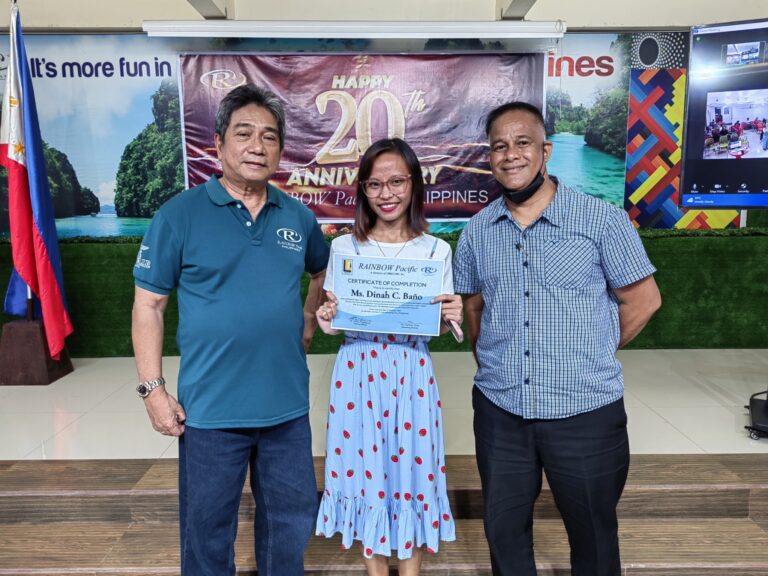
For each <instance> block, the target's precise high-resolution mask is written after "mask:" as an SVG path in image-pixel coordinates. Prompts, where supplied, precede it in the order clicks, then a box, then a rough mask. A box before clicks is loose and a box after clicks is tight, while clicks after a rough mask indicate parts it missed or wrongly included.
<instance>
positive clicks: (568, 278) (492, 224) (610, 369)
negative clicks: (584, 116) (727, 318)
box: [454, 102, 661, 576]
mask: <svg viewBox="0 0 768 576" xmlns="http://www.w3.org/2000/svg"><path fill="white" fill-rule="evenodd" d="M486 133H487V135H488V138H489V140H490V159H489V160H490V165H491V170H492V172H493V175H494V176H495V178H496V180H497V181H498V183H499V185H500V186H501V189H502V191H503V195H502V196H501V197H500V198H498V199H497V200H495V201H493V202H492V203H491V204H489V205H488V206H487V207H486V208H485V209H484V210H482V211H481V212H480V213H478V214H477V215H475V216H474V217H473V218H472V219H471V220H470V221H469V223H468V224H467V226H466V228H465V229H464V233H463V234H462V235H461V238H460V239H459V243H458V247H457V250H456V257H455V263H454V271H455V272H454V275H455V283H456V292H457V293H461V294H463V295H464V310H465V317H466V326H467V332H468V337H469V341H470V343H471V345H472V350H473V352H474V355H475V359H476V361H477V365H478V370H477V374H476V376H475V387H474V389H473V392H472V394H473V406H474V410H475V419H474V431H475V448H476V453H477V463H478V468H479V470H480V478H481V481H482V485H483V497H484V505H485V532H486V537H487V538H488V542H489V545H490V550H491V564H492V566H493V574H494V575H496V576H502V575H503V576H508V575H514V576H529V575H535V574H536V565H535V561H534V554H533V506H534V502H535V500H536V498H537V497H538V495H539V492H540V491H541V478H542V476H541V472H542V469H543V470H544V471H545V472H546V474H547V481H548V482H549V485H550V488H551V489H552V493H553V495H554V498H555V502H556V504H557V507H558V508H559V510H560V513H561V514H562V517H563V520H564V522H565V527H566V530H567V532H568V539H569V542H570V544H571V565H572V574H573V576H608V575H610V576H614V575H619V574H620V573H621V561H620V557H619V540H618V522H617V518H616V505H617V504H618V501H619V498H620V496H621V492H622V490H623V488H624V483H625V481H626V478H627V471H628V469H629V442H628V438H627V429H626V424H627V415H626V412H625V410H624V403H623V393H624V379H623V374H622V367H621V364H620V363H619V361H618V360H617V359H616V355H615V353H616V350H618V349H619V348H621V347H622V346H624V345H625V344H627V343H628V342H629V341H631V340H632V339H633V338H634V337H635V336H637V335H638V334H639V333H640V331H641V330H642V329H643V327H644V326H645V325H646V323H647V322H648V320H649V319H650V318H651V316H652V315H653V314H654V312H656V310H658V308H659V306H660V305H661V297H660V295H659V291H658V288H657V287H656V282H655V281H654V279H653V273H654V272H655V271H656V269H655V268H654V267H653V265H652V264H651V262H650V261H649V260H648V256H647V255H646V253H645V250H644V249H643V245H642V243H641V242H640V238H639V237H638V235H637V233H636V232H635V230H634V228H633V227H632V224H631V222H630V221H629V218H628V217H627V214H626V212H624V211H623V210H621V209H620V208H616V207H615V206H612V205H610V204H608V203H606V202H603V201H601V200H598V199H596V198H593V197H591V196H587V195H585V194H581V193H579V192H576V191H575V190H572V189H571V188H568V187H567V186H565V185H564V184H563V183H562V182H560V181H558V180H557V178H555V177H554V176H550V175H549V174H547V168H546V165H547V161H548V160H549V158H550V157H551V155H552V143H551V142H547V141H546V133H545V130H544V120H543V118H542V115H541V112H540V111H539V110H538V109H537V108H536V107H534V106H531V105H530V104H527V103H524V102H512V103H508V104H505V105H503V106H500V107H498V108H496V109H495V110H493V111H491V112H490V113H489V114H488V116H487V118H486Z"/></svg>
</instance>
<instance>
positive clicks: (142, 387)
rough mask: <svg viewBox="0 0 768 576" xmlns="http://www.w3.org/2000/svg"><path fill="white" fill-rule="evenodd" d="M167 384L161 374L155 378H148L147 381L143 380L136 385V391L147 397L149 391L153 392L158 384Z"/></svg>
mask: <svg viewBox="0 0 768 576" xmlns="http://www.w3.org/2000/svg"><path fill="white" fill-rule="evenodd" d="M164 385H165V378H163V377H162V376H160V378H155V379H154V380H147V381H146V382H142V383H141V384H139V385H138V386H136V392H138V393H139V396H141V397H142V398H146V397H147V396H149V393H150V392H152V390H154V389H155V388H157V387H158V386H164Z"/></svg>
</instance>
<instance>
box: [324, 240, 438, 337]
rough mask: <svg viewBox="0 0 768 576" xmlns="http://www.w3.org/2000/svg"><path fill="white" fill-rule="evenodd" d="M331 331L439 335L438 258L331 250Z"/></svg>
mask: <svg viewBox="0 0 768 576" xmlns="http://www.w3.org/2000/svg"><path fill="white" fill-rule="evenodd" d="M333 258H334V260H333V293H334V294H335V295H336V297H337V298H338V299H339V304H338V306H337V307H336V316H335V317H334V319H333V322H332V323H331V327H333V328H335V329H337V330H356V331H359V332H384V333H386V334H411V335H417V336H439V335H440V308H441V305H440V304H439V303H438V304H431V301H432V299H433V298H435V296H439V295H440V294H442V293H443V267H444V264H445V263H444V262H443V261H442V260H423V259H415V258H409V259H406V258H379V257H376V256H358V255H355V254H351V255H350V254H334V257H333Z"/></svg>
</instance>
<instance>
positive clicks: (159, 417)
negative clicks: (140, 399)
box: [144, 386, 187, 436]
mask: <svg viewBox="0 0 768 576" xmlns="http://www.w3.org/2000/svg"><path fill="white" fill-rule="evenodd" d="M144 406H145V407H146V409H147V414H149V420H150V422H152V428H154V429H155V430H157V431H158V432H160V434H164V435H165V436H181V435H182V434H184V421H185V420H186V418H187V415H186V414H185V413H184V409H183V408H182V407H181V404H179V402H178V401H177V400H176V398H174V397H173V396H171V395H170V394H168V392H167V391H166V390H165V387H164V386H160V387H159V388H155V389H154V390H152V392H150V394H149V396H147V397H146V398H144Z"/></svg>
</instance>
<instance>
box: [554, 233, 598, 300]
mask: <svg viewBox="0 0 768 576" xmlns="http://www.w3.org/2000/svg"><path fill="white" fill-rule="evenodd" d="M544 263H545V268H546V278H547V284H548V285H550V286H556V287H558V288H569V289H576V288H583V287H584V286H586V285H587V284H588V283H589V282H590V280H591V279H592V277H593V275H594V273H595V267H596V263H597V250H596V248H595V245H594V243H593V242H592V241H591V240H586V239H575V240H571V239H568V240H554V241H552V242H550V243H549V244H548V245H547V247H546V249H545V251H544Z"/></svg>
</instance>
